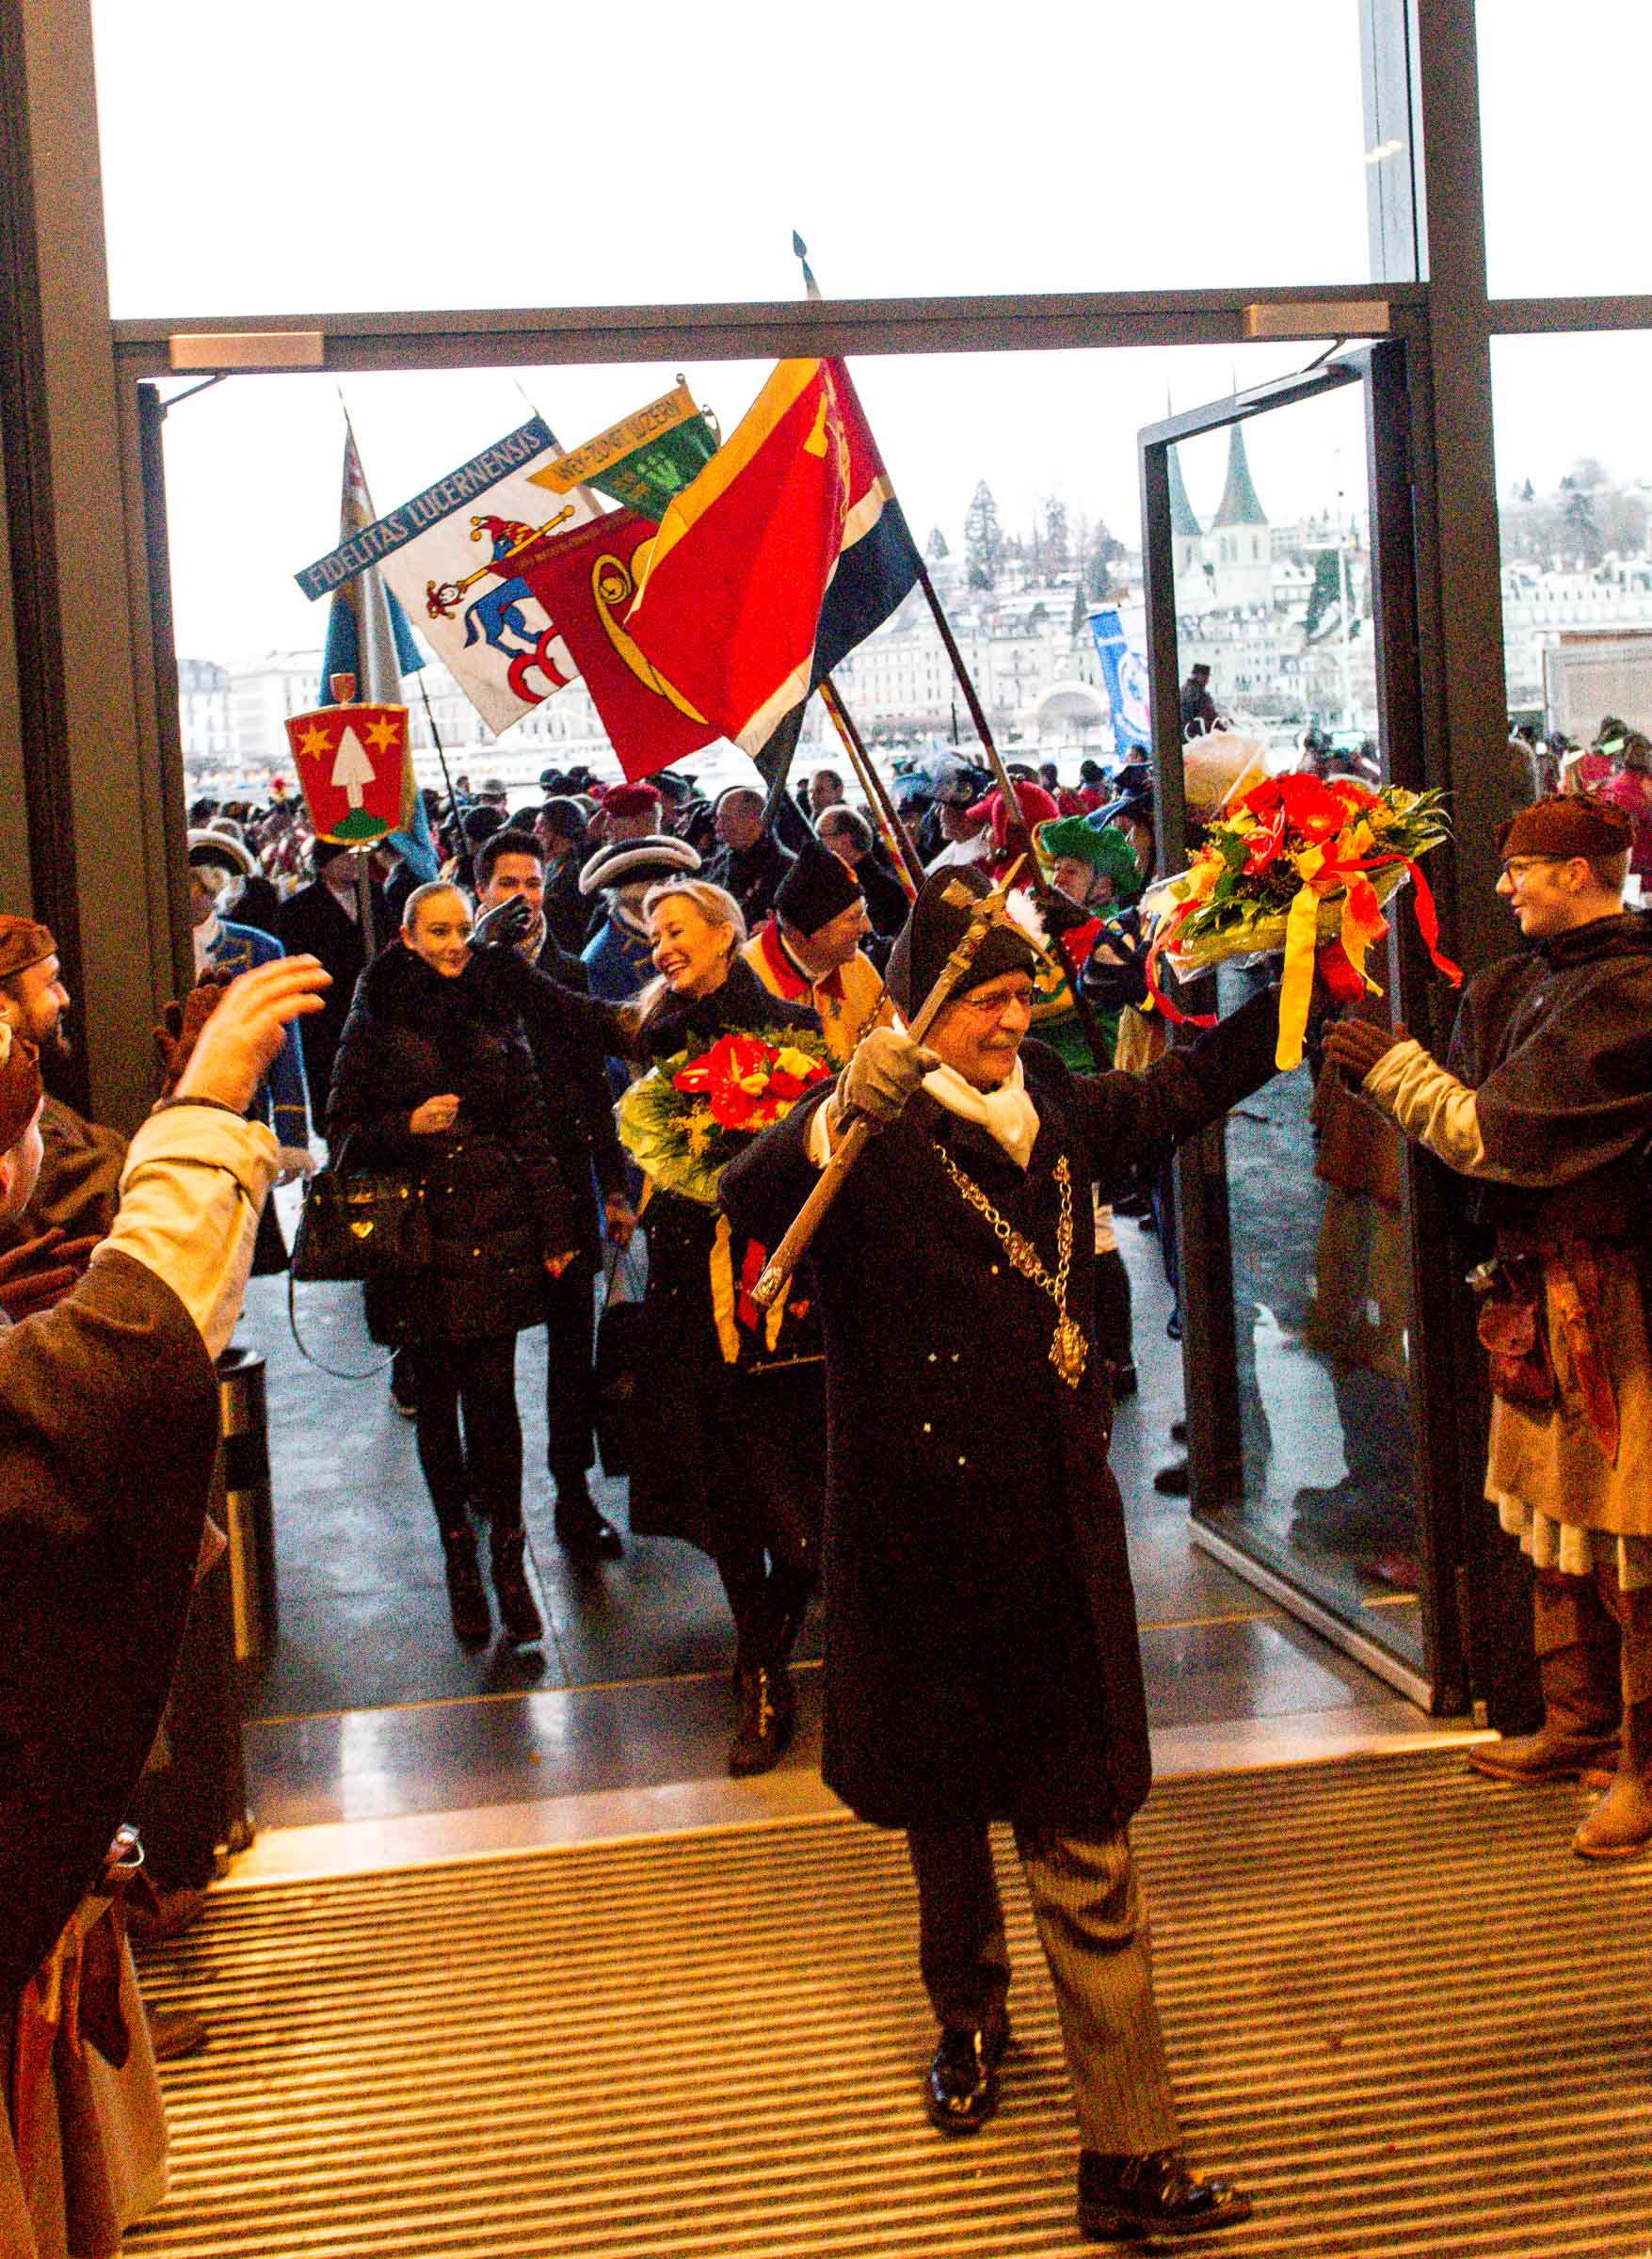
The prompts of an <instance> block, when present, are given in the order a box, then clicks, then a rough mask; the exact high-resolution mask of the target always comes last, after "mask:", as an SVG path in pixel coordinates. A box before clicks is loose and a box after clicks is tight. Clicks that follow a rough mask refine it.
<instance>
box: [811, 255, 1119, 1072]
mask: <svg viewBox="0 0 1652 2259" xmlns="http://www.w3.org/2000/svg"><path fill="white" fill-rule="evenodd" d="M792 252H793V256H794V258H795V259H796V261H797V263H798V264H799V265H800V266H801V267H802V269H803V287H804V292H805V295H806V296H808V297H809V298H810V299H812V300H813V301H814V302H815V303H817V304H819V303H822V302H824V301H823V294H822V291H821V287H820V284H819V283H818V282H817V281H816V280H815V278H814V269H813V268H812V267H811V266H810V264H809V246H808V245H807V244H806V243H805V242H804V240H803V238H802V236H801V235H800V234H799V233H798V232H797V230H796V229H795V228H794V229H793V231H792ZM890 500H891V501H892V500H894V482H893V480H890ZM897 506H898V505H897ZM901 515H902V516H903V518H904V517H905V516H906V512H905V511H904V510H903V511H902V513H901ZM909 530H910V529H909V528H908V531H909ZM912 550H913V553H914V555H915V556H916V557H917V560H918V585H919V586H920V587H921V588H922V591H923V594H924V598H925V600H926V601H927V602H928V605H929V609H930V611H931V612H932V613H933V614H934V616H935V624H936V626H937V628H938V630H939V631H940V640H941V643H942V645H943V646H944V647H945V649H946V655H947V658H948V659H949V660H950V661H951V663H952V670H953V673H954V676H955V677H956V679H957V683H958V687H959V689H960V690H962V692H963V694H964V703H965V704H966V705H967V706H968V707H969V709H970V720H971V721H972V722H973V723H974V725H975V734H976V735H977V737H979V739H980V740H981V749H982V751H983V752H984V753H985V754H986V763H987V766H988V767H989V768H990V769H991V771H992V774H993V777H994V779H995V781H996V782H997V785H998V789H999V791H1000V792H1001V793H1002V795H1003V804H1004V808H1005V809H1006V810H1007V812H1008V814H1009V817H1010V821H1011V822H1012V823H1013V824H1014V825H1016V828H1017V829H1018V831H1019V832H1020V834H1021V836H1022V838H1023V839H1024V840H1025V841H1026V842H1027V862H1028V865H1029V868H1030V871H1031V874H1032V881H1033V890H1034V892H1035V895H1036V897H1037V899H1038V901H1039V902H1040V903H1041V904H1043V905H1046V906H1049V905H1054V904H1056V903H1058V902H1059V901H1060V900H1061V897H1060V895H1059V893H1058V890H1057V889H1056V887H1055V885H1054V883H1053V882H1052V881H1051V879H1050V878H1048V877H1047V876H1046V874H1045V872H1044V867H1043V865H1042V864H1041V863H1040V861H1039V859H1038V857H1037V855H1036V853H1035V851H1034V848H1033V835H1032V833H1031V832H1030V831H1029V830H1028V829H1027V820H1026V816H1025V814H1024V813H1023V811H1022V809H1021V799H1020V794H1019V793H1018V792H1017V791H1016V784H1015V778H1014V777H1012V776H1011V775H1010V773H1009V771H1008V770H1007V769H1006V768H1005V767H1004V765H1003V761H1002V758H1001V757H1000V754H999V750H998V746H997V745H996V744H995V742H994V740H993V735H992V726H991V724H990V723H989V722H988V721H987V719H986V708H985V707H984V706H983V705H982V703H981V700H980V698H979V697H978V696H977V695H976V690H975V685H974V683H973V682H972V681H970V673H969V669H968V668H967V667H966V666H965V665H964V654H963V652H962V651H961V650H960V649H958V639H957V637H956V636H955V635H954V633H953V623H952V621H951V620H950V619H948V617H947V616H946V607H945V605H944V604H942V602H941V601H940V594H939V591H938V589H937V587H936V585H935V583H934V581H933V580H932V579H931V578H930V575H929V566H928V564H927V562H926V560H925V558H924V555H923V553H922V550H921V549H920V548H919V547H918V544H917V542H916V541H914V542H913V544H912ZM828 711H829V710H828ZM955 721H956V711H955V709H954V727H955ZM1051 938H1052V939H1053V940H1054V942H1055V947H1056V950H1057V952H1058V955H1057V959H1056V961H1057V963H1058V964H1059V963H1060V962H1061V961H1062V954H1064V953H1062V950H1061V936H1060V933H1059V931H1055V932H1053V933H1052V936H1051ZM1067 985H1068V987H1069V989H1070V990H1071V992H1072V1000H1073V1010H1074V1012H1075V1013H1076V1014H1077V1016H1078V1022H1079V1026H1080V1027H1081V1029H1082V1030H1083V1036H1084V1041H1085V1043H1086V1044H1087V1045H1088V1046H1089V1048H1090V1055H1091V1057H1092V1058H1093V1059H1094V1060H1095V1062H1096V1065H1097V1066H1098V1067H1099V1068H1101V1069H1103V1070H1105V1069H1106V1068H1107V1067H1109V1066H1111V1065H1112V1064H1113V1061H1112V1056H1111V1054H1110V1052H1109V1051H1108V1049H1107V1047H1106V1045H1105V1044H1104V1043H1103V1042H1102V1040H1101V1031H1100V1029H1099V1027H1098V1026H1097V1024H1096V1015H1095V1013H1094V1012H1093V1011H1092V1010H1091V1008H1090V1003H1089V1000H1088V998H1087V997H1086V996H1085V995H1084V994H1083V990H1082V989H1081V987H1080V985H1079V974H1078V969H1077V968H1076V967H1075V968H1073V969H1072V970H1071V974H1070V978H1069V980H1068V983H1067Z"/></svg>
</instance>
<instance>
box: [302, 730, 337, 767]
mask: <svg viewBox="0 0 1652 2259" xmlns="http://www.w3.org/2000/svg"><path fill="white" fill-rule="evenodd" d="M331 744H332V740H331V738H330V737H329V734H328V732H327V730H326V729H325V728H324V727H323V726H322V724H321V723H320V722H312V723H311V725H310V727H309V729H306V730H305V732H304V734H303V736H302V737H301V738H300V739H299V740H298V750H299V752H300V753H304V754H307V755H308V756H309V758H310V759H311V760H312V761H319V760H320V758H321V756H322V755H323V754H324V753H326V752H327V751H329V748H330V746H331Z"/></svg>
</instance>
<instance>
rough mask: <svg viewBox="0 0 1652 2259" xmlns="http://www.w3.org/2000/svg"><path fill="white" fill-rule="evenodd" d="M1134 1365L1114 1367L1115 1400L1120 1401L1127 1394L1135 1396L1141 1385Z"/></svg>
mask: <svg viewBox="0 0 1652 2259" xmlns="http://www.w3.org/2000/svg"><path fill="white" fill-rule="evenodd" d="M1141 1385H1142V1384H1141V1382H1140V1380H1139V1379H1138V1378H1137V1375H1136V1369H1135V1367H1134V1366H1133V1365H1129V1364H1126V1365H1115V1367H1114V1368H1113V1401H1114V1402H1115V1404H1116V1403H1120V1402H1123V1400H1124V1399H1125V1398H1126V1397H1127V1396H1134V1395H1135V1393H1136V1391H1137V1389H1138V1388H1140V1386H1141Z"/></svg>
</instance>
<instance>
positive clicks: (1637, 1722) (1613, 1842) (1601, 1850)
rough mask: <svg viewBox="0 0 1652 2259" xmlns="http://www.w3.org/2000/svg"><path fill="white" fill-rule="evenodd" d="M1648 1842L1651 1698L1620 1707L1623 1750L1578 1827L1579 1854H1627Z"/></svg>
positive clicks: (1651, 1829) (1651, 1822) (1575, 1845)
mask: <svg viewBox="0 0 1652 2259" xmlns="http://www.w3.org/2000/svg"><path fill="white" fill-rule="evenodd" d="M1649 1843H1652V1702H1636V1703H1631V1704H1630V1705H1629V1706H1628V1708H1627V1709H1626V1710H1625V1711H1624V1740H1623V1754H1622V1755H1621V1756H1620V1757H1619V1759H1618V1762H1617V1771H1616V1772H1615V1773H1614V1774H1613V1776H1612V1786H1611V1787H1610V1788H1609V1789H1608V1790H1607V1792H1606V1794H1605V1795H1604V1796H1603V1797H1602V1798H1601V1800H1600V1802H1598V1803H1597V1804H1596V1807H1595V1809H1594V1811H1593V1812H1591V1813H1590V1815H1589V1817H1588V1818H1587V1819H1586V1820H1585V1821H1584V1822H1583V1824H1582V1826H1581V1827H1580V1829H1579V1830H1578V1833H1577V1834H1575V1835H1574V1836H1573V1837H1572V1849H1573V1850H1575V1851H1576V1852H1577V1853H1578V1855H1579V1857H1580V1858H1581V1859H1632V1858H1633V1857H1634V1856H1635V1854H1636V1852H1637V1851H1644V1850H1645V1848H1646V1846H1647V1845H1648V1844H1649Z"/></svg>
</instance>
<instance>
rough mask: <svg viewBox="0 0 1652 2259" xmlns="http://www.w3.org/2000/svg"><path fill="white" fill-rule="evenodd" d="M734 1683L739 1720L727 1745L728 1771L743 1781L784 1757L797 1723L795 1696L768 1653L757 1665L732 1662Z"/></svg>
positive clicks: (784, 1672) (788, 1675)
mask: <svg viewBox="0 0 1652 2259" xmlns="http://www.w3.org/2000/svg"><path fill="white" fill-rule="evenodd" d="M734 1684H735V1687H736V1689H737V1690H738V1692H739V1696H740V1719H739V1722H738V1724H737V1725H736V1726H735V1728H734V1738H733V1740H732V1741H730V1744H729V1770H730V1772H731V1773H732V1774H733V1775H734V1777H735V1779H736V1780H743V1779H744V1778H745V1777H746V1775H747V1774H748V1773H753V1772H769V1771H771V1770H773V1769H774V1767H775V1766H777V1765H778V1763H779V1761H780V1759H781V1758H782V1757H783V1756H784V1755H785V1754H786V1750H787V1747H788V1745H789V1743H790V1742H791V1739H792V1729H793V1727H794V1724H795V1723H796V1721H797V1696H796V1690H794V1687H793V1684H792V1674H791V1673H790V1672H789V1671H788V1670H787V1668H786V1666H785V1664H784V1663H783V1662H780V1661H778V1659H776V1658H775V1657H774V1656H773V1655H772V1654H771V1655H770V1656H768V1657H767V1658H765V1659H764V1660H762V1661H761V1662H755V1661H741V1662H738V1663H736V1665H735V1667H734Z"/></svg>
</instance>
